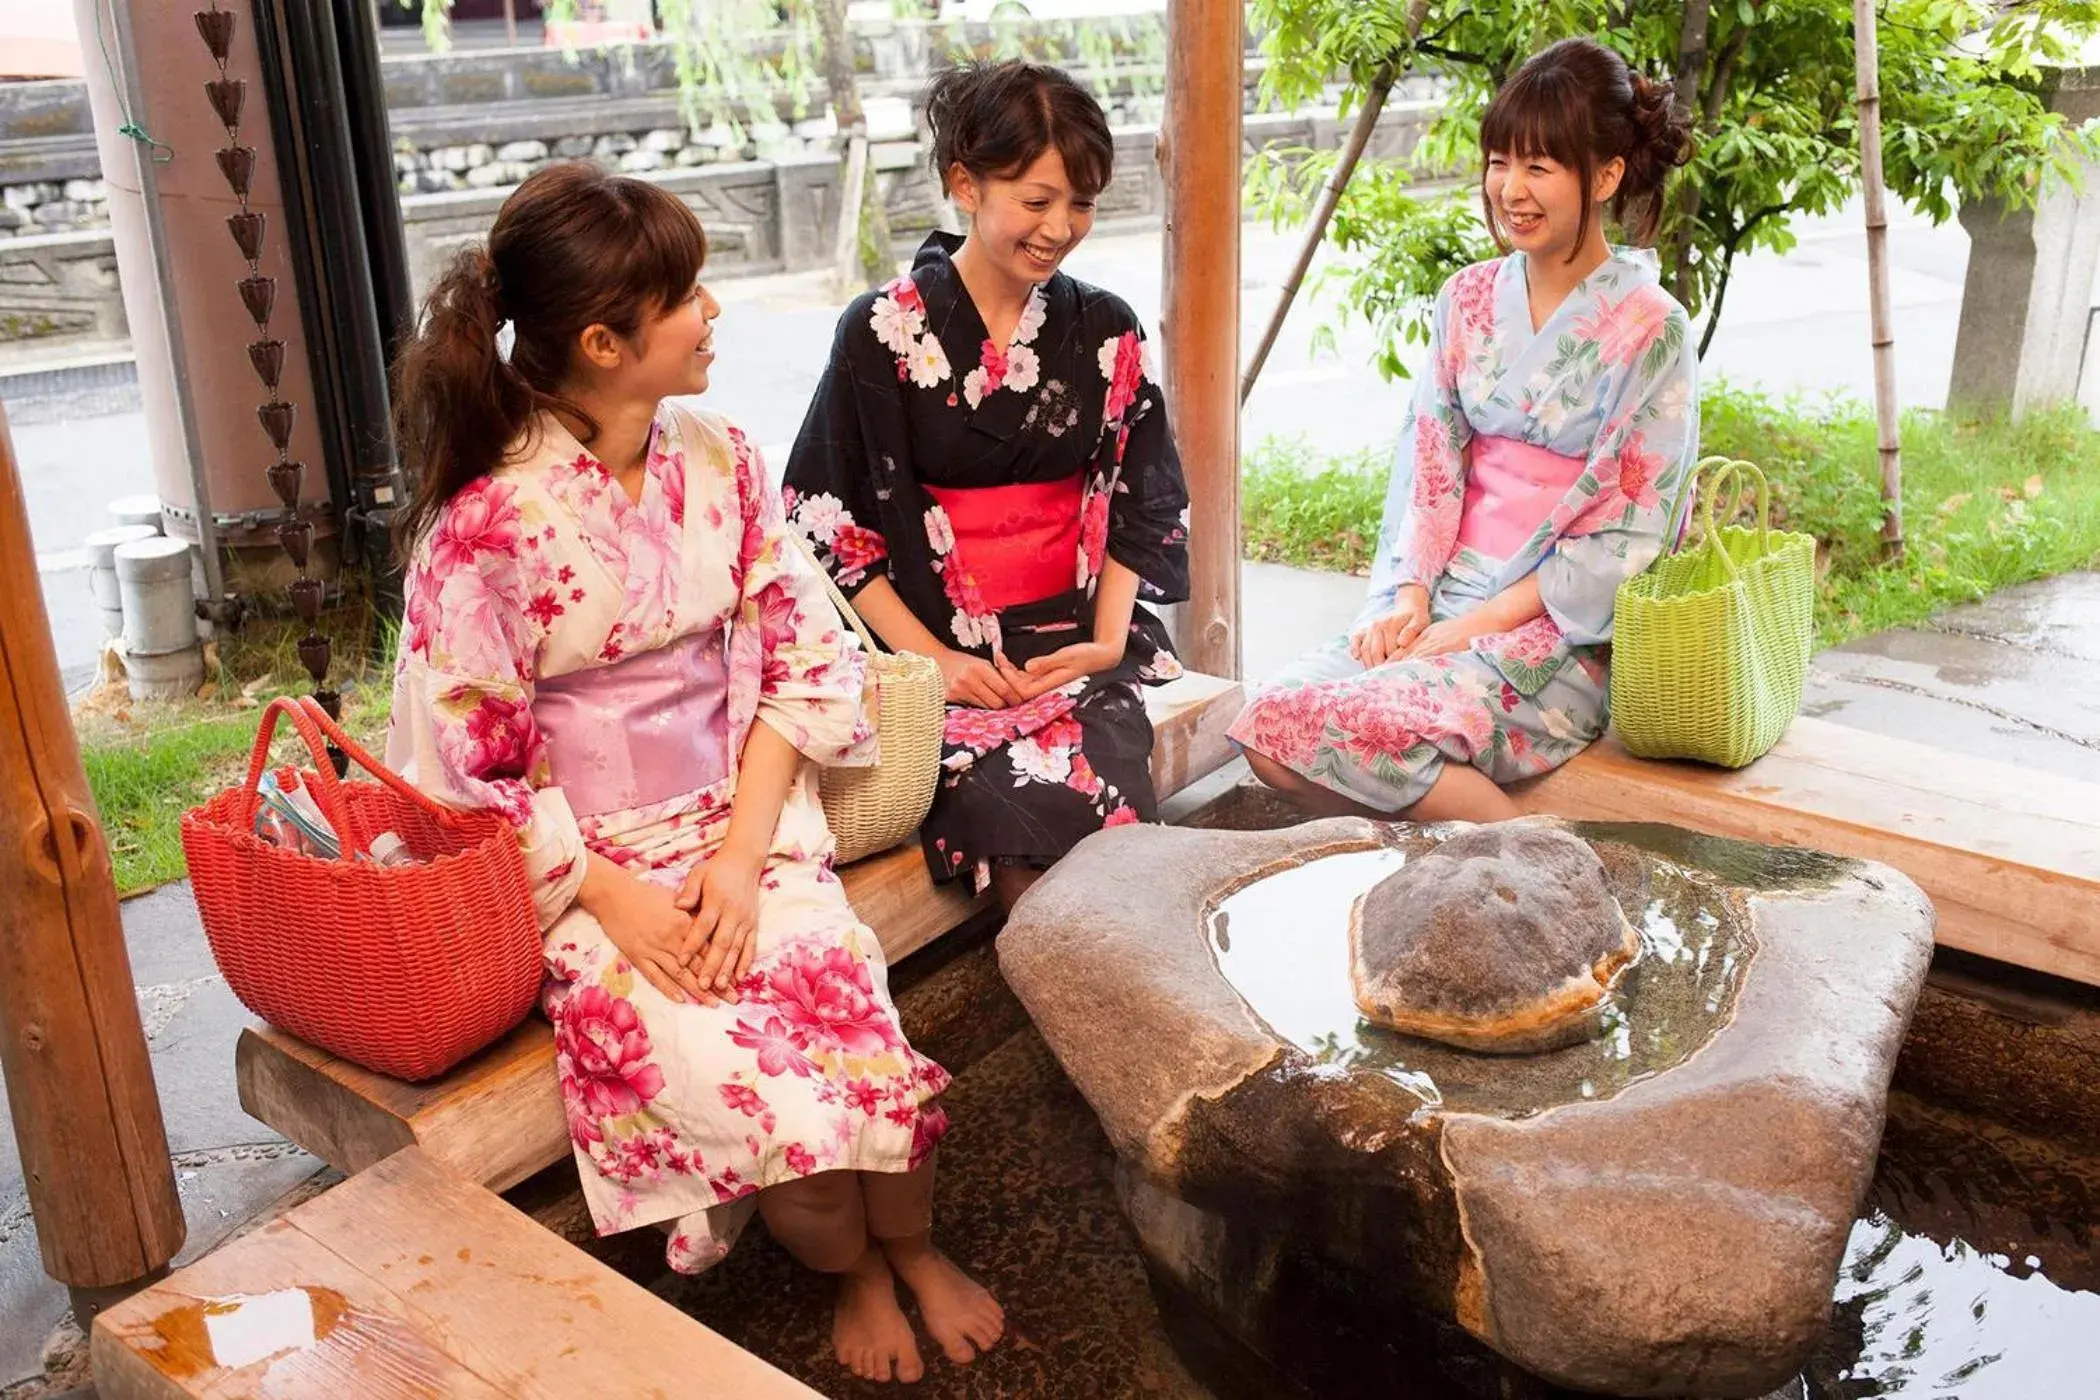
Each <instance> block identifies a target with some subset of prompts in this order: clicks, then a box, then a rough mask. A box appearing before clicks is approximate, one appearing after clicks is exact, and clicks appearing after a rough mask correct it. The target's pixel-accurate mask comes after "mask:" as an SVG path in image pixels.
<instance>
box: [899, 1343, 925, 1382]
mask: <svg viewBox="0 0 2100 1400" xmlns="http://www.w3.org/2000/svg"><path fill="white" fill-rule="evenodd" d="M925 1375H926V1363H925V1362H924V1361H922V1360H920V1358H919V1349H918V1347H916V1346H911V1347H907V1348H906V1349H905V1350H903V1351H901V1352H899V1353H898V1354H897V1379H898V1380H900V1381H903V1382H905V1383H906V1384H910V1383H911V1382H912V1381H916V1380H920V1379H922V1378H924V1376H925Z"/></svg>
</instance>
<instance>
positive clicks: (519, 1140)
mask: <svg viewBox="0 0 2100 1400" xmlns="http://www.w3.org/2000/svg"><path fill="white" fill-rule="evenodd" d="M553 1055H554V1032H553V1030H552V1029H551V1028H549V1026H548V1025H547V1023H546V1022H545V1021H543V1020H541V1019H540V1018H539V1017H538V1016H533V1017H531V1018H530V1019H528V1020H527V1021H525V1023H524V1024H523V1025H520V1026H519V1027H518V1028H517V1029H515V1030H513V1031H512V1032H510V1034H508V1035H506V1036H505V1037H504V1038H503V1039H502V1040H499V1041H497V1042H496V1043H495V1044H494V1045H492V1046H490V1047H489V1048H488V1049H486V1050H484V1051H482V1052H481V1053H480V1054H478V1055H476V1056H474V1058H472V1059H470V1060H468V1061H467V1062H466V1063H465V1064H463V1065H461V1066H460V1067H459V1068H457V1069H455V1070H453V1071H452V1072H451V1073H450V1074H448V1075H446V1076H445V1077H443V1078H442V1079H437V1080H433V1081H432V1082H430V1083H428V1084H405V1083H403V1082H402V1081H400V1080H398V1079H393V1078H390V1077H388V1076H386V1075H383V1074H375V1073H374V1072H373V1071H371V1070H368V1069H365V1068H363V1067H361V1066H358V1065H354V1064H351V1063H350V1062H349V1061H347V1060H339V1059H337V1058H336V1057H334V1056H333V1055H330V1054H328V1053H327V1052H326V1051H323V1050H319V1049H316V1048H315V1047H313V1046H311V1045H308V1044H306V1042H304V1041H302V1040H300V1039H298V1038H297V1037H295V1036H291V1035H287V1034H286V1033H285V1032H283V1031H280V1030H278V1029H276V1028H275V1027H272V1026H251V1027H249V1028H248V1029H247V1030H244V1031H242V1032H241V1038H240V1042H239V1044H238V1045H237V1046H236V1047H235V1050H234V1072H235V1078H236V1080H237V1082H238V1083H239V1086H240V1097H241V1107H242V1108H244V1109H246V1110H247V1111H248V1112H249V1113H250V1114H252V1115H253V1116H255V1117H256V1118H259V1119H261V1120H262V1121H263V1122H265V1123H267V1124H269V1125H270V1126H271V1127H273V1128H275V1129H277V1131H278V1132H280V1133H283V1134H284V1135H285V1136H286V1137H288V1138H290V1139H291V1140H292V1141H293V1142H296V1143H298V1144H299V1145H300V1146H301V1147H303V1148H305V1149H306V1150H307V1151H309V1152H311V1153H313V1154H314V1155H315V1156H316V1157H319V1158H321V1159H322V1160H323V1161H325V1162H327V1163H328V1164H329V1165H330V1166H333V1167H335V1168H337V1169H338V1170H341V1171H344V1172H361V1171H363V1170H365V1169H366V1168H368V1167H370V1166H372V1165H373V1164H374V1163H376V1162H378V1161H380V1160H382V1159H384V1158H386V1157H389V1156H391V1155H392V1154H393V1153H395V1152H398V1151H399V1150H400V1149H401V1148H403V1147H405V1146H408V1145H409V1144H411V1143H419V1144H421V1145H422V1146H423V1147H424V1148H426V1149H427V1150H429V1151H430V1152H431V1153H432V1154H434V1155H435V1156H436V1157H437V1159H438V1160H439V1161H442V1162H445V1163H448V1164H450V1165H451V1166H453V1167H454V1168H456V1169H458V1170H460V1171H463V1172H465V1173H466V1174H467V1175H468V1176H469V1177H471V1178H472V1179H473V1180H475V1181H478V1182H480V1183H481V1184H483V1185H485V1186H488V1187H490V1188H491V1189H494V1190H498V1191H500V1190H503V1189H505V1188H506V1187H510V1186H515V1185H516V1184H517V1183H519V1182H520V1181H523V1180H524V1179H525V1178H526V1177H528V1176H531V1175H532V1174H533V1173H534V1172H536V1171H538V1170H540V1169H541V1168H542V1167H544V1166H546V1165H547V1164H548V1163H550V1162H554V1161H558V1160H560V1158H561V1157H562V1155H563V1154H564V1153H566V1152H567V1151H568V1150H569V1137H568V1127H567V1121H566V1119H565V1117H564V1115H563V1112H562V1105H561V1090H560V1086H559V1085H558V1084H557V1083H556V1081H555V1077H554V1072H553V1066H552V1060H553Z"/></svg>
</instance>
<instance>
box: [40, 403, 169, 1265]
mask: <svg viewBox="0 0 2100 1400" xmlns="http://www.w3.org/2000/svg"><path fill="white" fill-rule="evenodd" d="M35 558H36V550H35V545H34V542H33V541H32V540H31V538H30V534H29V513H28V506H27V504H26V502H25V500H24V497H23V494H22V483H21V479H20V476H19V475H18V473H17V471H16V465H15V455H14V444H13V441H12V439H11V438H10V437H9V435H8V431H7V420H6V417H5V415H4V413H0V853H4V854H0V908H4V909H5V910H6V911H7V916H6V933H5V935H4V936H0V1075H4V1077H5V1080H6V1086H7V1095H6V1097H7V1099H8V1102H9V1105H10V1107H11V1110H12V1113H13V1116H14V1125H15V1137H16V1145H17V1148H18V1150H19V1152H20V1154H21V1160H22V1168H23V1177H24V1180H25V1189H26V1190H27V1192H28V1196H29V1207H30V1210H31V1211H32V1212H34V1214H35V1216H36V1222H37V1230H36V1235H37V1245H38V1248H39V1249H40V1251H41V1252H42V1257H43V1266H44V1272H45V1273H47V1274H49V1275H51V1276H52V1277H53V1278H55V1279H58V1280H60V1281H61V1282H63V1283H67V1284H71V1285H73V1286H75V1287H80V1288H103V1287H110V1286H114V1285H117V1284H123V1283H128V1282H130V1281H131V1280H132V1279H136V1278H141V1277H143V1276H145V1275H147V1274H149V1273H152V1272H153V1271H154V1270H156V1269H158V1268H160V1267H161V1266H162V1265H163V1264H165V1263H167V1262H168V1260H170V1259H172V1258H173V1257H174V1256H175V1252H176V1251H177V1250H178V1249H180V1248H181V1247H182V1238H183V1228H184V1227H183V1219H182V1206H181V1203H180V1202H179V1201H178V1200H177V1199H176V1195H175V1174H174V1171H173V1170H172V1169H171V1168H170V1167H169V1165H168V1140H167V1133H166V1130H165V1127H164V1125H163V1123H162V1120H161V1113H160V1096H159V1093H158V1091H157V1090H156V1089H155V1087H154V1083H153V1065H152V1061H151V1060H150V1059H149V1057H148V1055H147V1052H146V1035H145V1031H144V1029H143V1027H142V1026H141V1024H140V1022H139V1008H138V999H137V996H136V994H135V993H134V991H133V989H132V982H131V960H130V956H129V954H128V953H127V952H126V950H125V946H124V927H123V922H122V920H121V918H120V917H119V915H118V913H117V890H116V885H115V883H114V882H113V880H112V878H111V875H110V864H109V846H108V843H107V841H105V840H104V838H103V832H102V827H101V822H100V820H99V817H98V815H97V812H96V808H95V798H94V794H93V793H92V792H90V791H89V789H88V783H87V776H86V773H85V772H84V770H83V769H82V768H81V765H80V747H79V744H78V743H77V741H76V740H75V738H74V735H73V724H72V717H71V715H70V714H69V713H68V712H67V709H66V697H65V690H64V688H63V687H62V686H61V685H60V683H59V674H58V655H57V652H56V651H55V650H54V649H53V645H52V641H51V626H50V619H49V618H48V617H47V616H46V614H45V611H44V601H43V594H42V592H41V591H40V587H39V584H38V580H37V574H36V563H35Z"/></svg>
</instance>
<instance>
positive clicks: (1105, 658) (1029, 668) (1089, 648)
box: [999, 642, 1123, 700]
mask: <svg viewBox="0 0 2100 1400" xmlns="http://www.w3.org/2000/svg"><path fill="white" fill-rule="evenodd" d="M1122 664H1123V648H1121V647H1120V646H1117V645H1116V644H1115V643H1113V642H1074V643H1073V644H1072V645H1071V646H1068V647H1059V648H1058V649H1057V650H1056V651H1053V652H1051V653H1050V654H1049V655H1048V656H1038V657H1036V658H1035V660H1033V661H1031V662H1029V663H1028V664H1027V665H1026V666H1016V665H1014V664H1013V663H1012V662H1011V661H1008V660H1007V659H1006V658H1005V657H1004V656H1001V657H1000V658H999V670H1000V673H1001V674H1002V675H1004V676H1005V677H1006V679H1007V681H1008V682H1009V683H1010V684H1011V685H1012V686H1013V687H1014V688H1015V690H1016V691H1018V692H1019V693H1020V696H1021V698H1022V699H1023V700H1033V699H1035V697H1036V696H1038V695H1047V694H1048V693H1049V692H1051V691H1053V690H1056V689H1057V688H1058V687H1059V686H1064V685H1070V684H1071V683H1072V682H1073V681H1076V680H1084V679H1085V678H1086V677H1088V676H1092V675H1097V674H1099V673H1100V672H1102V671H1113V670H1114V669H1115V668H1116V667H1118V666H1120V665H1122Z"/></svg>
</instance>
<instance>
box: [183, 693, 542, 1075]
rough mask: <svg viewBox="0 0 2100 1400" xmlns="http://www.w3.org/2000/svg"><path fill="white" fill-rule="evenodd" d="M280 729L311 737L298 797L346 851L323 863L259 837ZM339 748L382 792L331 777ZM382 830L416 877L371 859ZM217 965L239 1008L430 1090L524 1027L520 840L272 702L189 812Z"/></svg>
mask: <svg viewBox="0 0 2100 1400" xmlns="http://www.w3.org/2000/svg"><path fill="white" fill-rule="evenodd" d="M279 718H283V719H286V720H289V721H290V722H291V724H292V727H293V728H294V729H296V730H298V731H299V737H300V738H301V739H303V740H304V741H305V742H306V747H307V751H308V754H309V755H310V757H311V758H312V762H313V766H312V767H311V768H309V769H307V770H306V771H305V772H304V774H303V781H304V785H305V786H306V787H307V788H308V789H309V790H310V791H311V792H312V793H313V795H314V796H315V798H316V799H317V800H318V802H319V805H320V809H321V811H322V813H323V814H324V815H326V817H327V818H328V822H329V825H330V826H332V827H333V828H334V829H335V832H336V835H337V836H338V837H339V838H340V839H341V842H342V848H341V849H342V853H343V856H344V858H343V859H340V860H324V859H321V858H319V857H316V856H312V855H307V854H305V853H303V852H300V851H295V850H291V849H288V848H286V847H283V846H277V845H272V844H271V843H269V842H267V841H264V840H263V839H262V838H261V837H259V836H257V835H256V834H255V810H256V805H257V803H258V801H259V798H258V796H257V789H258V787H259V786H260V784H261V782H262V776H263V772H264V770H265V768H267V767H268V765H269V761H270V736H271V734H272V733H273V732H274V730H275V729H276V725H277V721H278V719H279ZM329 742H333V743H334V744H335V745H336V746H337V747H338V748H339V749H341V750H342V751H343V752H344V753H346V754H348V755H349V756H350V758H351V760H352V761H354V762H355V763H356V764H357V765H358V766H359V767H362V768H364V769H365V770H366V771H368V772H370V773H371V774H372V776H373V777H375V778H377V779H378V780H379V781H378V782H376V783H365V782H340V781H338V780H337V778H336V775H335V767H334V765H333V764H331V763H330V762H329V760H328V754H327V751H326V747H325V745H326V744H327V743H329ZM381 832H392V833H394V835H395V836H397V837H398V838H400V840H401V841H402V842H404V843H405V844H406V845H407V847H408V849H409V851H410V852H411V853H412V854H413V855H414V857H415V861H414V863H413V864H410V865H406V866H395V865H384V864H381V863H379V862H378V861H375V860H368V859H366V858H365V856H366V853H367V851H368V848H369V847H370V844H371V841H372V838H373V837H375V836H377V835H379V834H380V833H381ZM182 850H183V854H184V855H185V856H187V857H188V858H189V866H190V882H191V887H192V889H193V890H194V892H195V894H196V897H197V912H198V913H199V914H200V915H201V916H202V917H203V921H204V934H205V937H206V938H207V939H208V940H209V941H210V943H211V951H212V957H213V958H214V959H215V960H216V961H217V962H218V964H219V970H220V971H221V972H223V973H225V974H226V984H227V986H229V987H231V988H232V989H233V994H234V995H235V996H237V997H239V998H240V999H241V1003H242V1004H243V1005H245V1006H246V1007H247V1008H248V1009H249V1010H250V1011H253V1012H255V1013H256V1014H257V1015H258V1016H261V1017H262V1018H263V1019H264V1020H266V1021H268V1022H269V1023H270V1024H271V1025H273V1026H279V1027H282V1028H283V1029H285V1030H287V1031H290V1032H291V1033H292V1034H293V1035H296V1036H298V1037H299V1038H300V1039H301V1040H306V1041H311V1042H312V1043H313V1044H315V1045H317V1046H319V1047H321V1048H322V1049H323V1050H327V1051H329V1052H331V1053H333V1054H335V1055H339V1056H341V1057H342V1058H343V1059H346V1060H349V1061H351V1062H352V1063H355V1064H360V1065H363V1066H364V1067H365V1068H366V1069H372V1070H377V1071H379V1072H380V1073H381V1074H390V1075H393V1076H394V1077H395V1078H397V1079H408V1080H419V1079H430V1078H433V1077H435V1076H437V1075H440V1074H443V1073H444V1072H445V1071H446V1070H448V1069H450V1068H452V1066H454V1065H456V1064H458V1063H459V1062H460V1061H461V1060H463V1059H465V1058H466V1057H467V1056H469V1055H471V1054H473V1053H474V1052H475V1051H476V1050H479V1049H481V1048H482V1047H483V1046H484V1045H487V1044H489V1043H490V1042H491V1041H493V1040H495V1039H496V1038H497V1037H498V1036H500V1035H502V1034H503V1033H504V1032H505V1031H508V1030H509V1029H510V1028H511V1027H513V1026H515V1025H517V1024H518V1023H519V1022H520V1021H522V1020H524V1019H525V1017H526V1016H527V1015H528V1014H529V1013H530V1012H531V1010H532V1006H533V1003H534V1001H536V1000H537V999H538V997H539V990H540V980H541V978H542V976H543V975H544V974H543V969H542V965H541V953H540V930H539V921H538V919H537V917H536V916H535V915H534V913H533V905H532V887H531V885H530V883H529V882H528V881H527V879H526V875H525V858H524V856H523V855H522V854H521V853H520V852H519V850H518V834H517V832H516V831H515V830H514V829H513V828H512V827H511V825H510V824H509V823H508V822H506V821H503V820H502V819H501V818H499V817H497V816H495V815H494V814H492V813H489V812H466V811H455V810H453V809H452V808H449V807H445V806H442V805H440V804H439V803H436V802H433V801H432V800H431V799H430V798H429V797H427V796H425V795H424V794H423V793H421V792H418V791H417V790H416V789H415V788H413V787H410V786H409V785H408V784H407V783H406V782H403V781H402V780H401V778H400V777H398V776H397V775H395V774H394V773H391V772H389V771H387V769H386V768H385V766H384V765H382V764H381V763H380V762H379V761H378V760H377V759H375V758H373V757H372V755H370V754H369V753H366V752H365V751H364V749H362V748H361V747H359V746H358V744H357V743H356V742H355V741H354V740H352V739H351V738H350V737H349V736H348V735H346V734H344V733H343V731H342V730H341V729H339V728H338V727H337V726H336V725H335V723H334V722H333V721H332V720H330V719H329V718H328V714H327V712H326V711H325V710H323V709H322V708H321V707H320V706H319V705H318V704H316V703H315V702H314V701H313V700H312V699H310V698H308V699H303V700H295V699H292V698H290V697H289V696H286V697H281V698H279V699H276V700H272V701H271V702H270V705H269V708H268V709H266V710H264V711H263V717H262V724H261V727H260V728H258V729H257V731H256V735H255V751H254V753H253V754H252V755H250V757H249V761H248V778H247V781H246V782H244V783H242V784H241V785H240V786H239V787H234V788H228V789H227V790H226V791H224V792H222V793H220V794H219V795H218V796H217V797H214V798H212V799H211V800H210V801H208V802H206V803H204V804H203V805H202V806H199V807H192V808H191V809H190V810H189V811H187V812H185V813H183V817H182Z"/></svg>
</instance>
